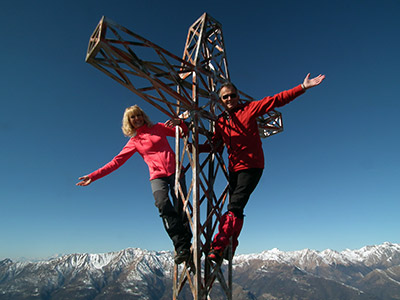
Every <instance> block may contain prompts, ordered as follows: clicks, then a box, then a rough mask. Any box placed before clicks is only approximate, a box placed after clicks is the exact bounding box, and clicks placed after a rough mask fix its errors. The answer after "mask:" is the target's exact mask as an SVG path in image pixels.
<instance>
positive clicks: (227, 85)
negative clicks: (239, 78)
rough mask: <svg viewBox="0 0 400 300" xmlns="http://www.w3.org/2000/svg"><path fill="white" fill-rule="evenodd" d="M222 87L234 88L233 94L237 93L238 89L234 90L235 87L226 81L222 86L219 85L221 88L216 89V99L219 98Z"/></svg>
mask: <svg viewBox="0 0 400 300" xmlns="http://www.w3.org/2000/svg"><path fill="white" fill-rule="evenodd" d="M224 87H230V88H234V89H235V92H236V93H237V92H238V89H237V88H236V86H235V85H234V84H233V83H232V82H230V81H226V82H224V83H223V84H221V87H220V88H219V89H218V97H220V98H221V95H220V93H221V90H222V88H224Z"/></svg>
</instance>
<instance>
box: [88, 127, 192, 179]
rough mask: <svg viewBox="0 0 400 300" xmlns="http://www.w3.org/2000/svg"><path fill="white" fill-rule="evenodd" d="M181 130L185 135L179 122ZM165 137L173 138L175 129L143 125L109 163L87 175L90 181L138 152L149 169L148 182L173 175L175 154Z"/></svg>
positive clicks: (184, 128)
mask: <svg viewBox="0 0 400 300" xmlns="http://www.w3.org/2000/svg"><path fill="white" fill-rule="evenodd" d="M181 128H182V130H183V131H184V133H185V134H186V133H187V127H186V125H185V123H184V122H181ZM167 136H172V137H174V136H175V128H170V127H167V126H165V125H164V124H163V123H157V124H155V125H153V126H152V127H148V126H147V125H143V126H142V127H140V128H138V129H137V134H136V136H134V137H132V138H130V139H129V141H128V143H127V144H126V145H125V147H124V148H123V149H122V150H121V152H120V153H119V154H118V155H117V156H115V157H114V158H113V159H112V160H111V161H110V162H109V163H107V164H106V165H105V166H103V167H102V168H100V169H98V170H96V171H94V172H92V173H91V174H89V175H88V176H89V178H90V179H92V181H95V180H97V179H100V178H102V177H104V176H106V175H108V174H110V173H111V172H113V171H115V170H116V169H118V168H119V167H120V166H122V165H123V164H124V163H125V162H126V161H127V160H128V159H129V158H130V157H131V156H132V155H133V154H134V153H136V152H138V153H139V154H140V155H141V156H142V157H143V159H144V161H145V162H146V164H147V165H148V167H149V172H150V180H152V179H155V178H160V177H167V176H170V175H172V174H174V173H175V153H174V151H172V149H171V146H170V145H169V143H168V140H167Z"/></svg>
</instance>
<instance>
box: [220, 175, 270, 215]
mask: <svg viewBox="0 0 400 300" xmlns="http://www.w3.org/2000/svg"><path fill="white" fill-rule="evenodd" d="M263 170H264V169H255V168H253V169H247V170H243V171H238V172H230V173H229V204H228V210H229V211H231V212H233V213H234V214H235V216H236V217H238V218H241V219H243V217H244V215H243V212H244V208H245V206H246V204H247V202H248V201H249V198H250V195H251V193H252V192H253V191H254V189H255V188H256V186H257V184H258V182H259V181H260V178H261V175H262V173H263Z"/></svg>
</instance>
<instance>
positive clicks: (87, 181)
mask: <svg viewBox="0 0 400 300" xmlns="http://www.w3.org/2000/svg"><path fill="white" fill-rule="evenodd" d="M79 180H80V181H79V182H78V183H77V184H76V185H79V186H87V185H89V184H90V183H91V182H92V179H90V177H89V176H87V175H85V176H82V177H79Z"/></svg>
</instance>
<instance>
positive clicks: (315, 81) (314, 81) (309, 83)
mask: <svg viewBox="0 0 400 300" xmlns="http://www.w3.org/2000/svg"><path fill="white" fill-rule="evenodd" d="M324 79H325V75H322V74H319V75H318V76H317V77H314V78H311V79H310V73H308V74H307V76H306V78H304V81H303V85H302V86H303V88H304V89H305V90H306V89H309V88H312V87H314V86H317V85H319V84H321V82H322V81H323V80H324Z"/></svg>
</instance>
